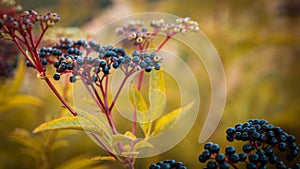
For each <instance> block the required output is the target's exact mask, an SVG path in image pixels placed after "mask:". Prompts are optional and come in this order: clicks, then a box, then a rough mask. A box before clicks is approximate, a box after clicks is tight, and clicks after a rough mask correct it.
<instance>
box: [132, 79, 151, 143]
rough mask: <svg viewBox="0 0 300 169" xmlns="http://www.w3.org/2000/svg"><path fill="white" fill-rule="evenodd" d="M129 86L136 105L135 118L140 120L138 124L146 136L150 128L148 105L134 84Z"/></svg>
mask: <svg viewBox="0 0 300 169" xmlns="http://www.w3.org/2000/svg"><path fill="white" fill-rule="evenodd" d="M131 87H132V89H133V99H134V103H135V107H136V112H137V118H138V121H139V122H140V123H139V125H140V127H141V129H142V130H143V132H144V134H145V135H146V137H147V135H148V133H149V130H151V128H150V122H149V121H150V118H149V112H148V106H147V104H146V102H145V99H144V98H143V96H142V94H141V92H139V91H138V89H137V88H136V86H135V85H134V84H132V85H131Z"/></svg>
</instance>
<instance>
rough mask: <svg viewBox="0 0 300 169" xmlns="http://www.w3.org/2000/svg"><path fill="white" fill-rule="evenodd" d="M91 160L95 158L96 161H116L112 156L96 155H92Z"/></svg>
mask: <svg viewBox="0 0 300 169" xmlns="http://www.w3.org/2000/svg"><path fill="white" fill-rule="evenodd" d="M91 160H96V161H116V159H115V158H114V157H113V156H96V157H92V158H91Z"/></svg>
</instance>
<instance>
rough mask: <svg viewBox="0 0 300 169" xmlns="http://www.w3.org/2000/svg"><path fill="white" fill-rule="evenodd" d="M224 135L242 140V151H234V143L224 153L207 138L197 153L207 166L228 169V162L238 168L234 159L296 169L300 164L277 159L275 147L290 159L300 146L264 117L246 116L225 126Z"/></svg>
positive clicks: (250, 167)
mask: <svg viewBox="0 0 300 169" xmlns="http://www.w3.org/2000/svg"><path fill="white" fill-rule="evenodd" d="M226 134H227V136H226V139H227V140H228V141H229V142H232V141H234V140H237V141H244V142H245V144H244V145H243V147H242V152H237V151H236V149H235V147H233V146H227V147H226V148H225V153H221V152H220V146H219V145H218V144H215V143H212V142H208V143H206V144H205V145H204V151H203V152H202V153H201V154H200V155H199V158H198V159H199V161H200V162H201V163H206V168H207V169H218V168H219V169H228V168H230V166H232V167H233V168H237V166H236V163H239V162H241V163H245V168H247V169H264V168H269V167H270V168H277V169H287V168H290V169H299V168H300V164H298V163H297V164H294V166H293V167H292V168H291V167H288V166H287V165H286V164H285V162H284V161H283V160H282V161H281V160H280V159H278V156H277V155H276V154H275V152H274V150H276V149H277V150H279V151H281V152H286V160H288V161H293V160H294V159H295V158H296V157H297V155H298V153H299V147H298V146H297V144H296V138H295V136H293V135H290V134H288V133H286V132H285V131H284V130H282V129H281V128H280V127H275V126H274V125H273V124H269V123H268V122H267V121H266V120H258V119H255V120H249V121H248V122H246V123H243V124H237V125H236V126H235V127H232V128H228V129H227V130H226Z"/></svg>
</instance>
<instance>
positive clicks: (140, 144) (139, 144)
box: [133, 139, 153, 152]
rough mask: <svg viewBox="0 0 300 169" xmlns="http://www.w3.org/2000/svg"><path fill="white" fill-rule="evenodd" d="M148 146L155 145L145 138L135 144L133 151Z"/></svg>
mask: <svg viewBox="0 0 300 169" xmlns="http://www.w3.org/2000/svg"><path fill="white" fill-rule="evenodd" d="M146 147H150V148H152V147H153V145H152V144H150V143H149V142H148V141H147V140H146V139H143V140H141V141H139V142H137V143H135V144H134V147H133V151H136V152H137V151H139V150H140V149H142V148H146Z"/></svg>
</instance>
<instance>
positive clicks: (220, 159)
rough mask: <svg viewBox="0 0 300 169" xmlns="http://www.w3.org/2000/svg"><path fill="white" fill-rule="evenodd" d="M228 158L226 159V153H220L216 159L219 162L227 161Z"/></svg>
mask: <svg viewBox="0 0 300 169" xmlns="http://www.w3.org/2000/svg"><path fill="white" fill-rule="evenodd" d="M225 160H226V159H225V155H224V154H220V153H219V154H218V155H217V156H216V161H217V162H218V163H223V162H224V161H225Z"/></svg>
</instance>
